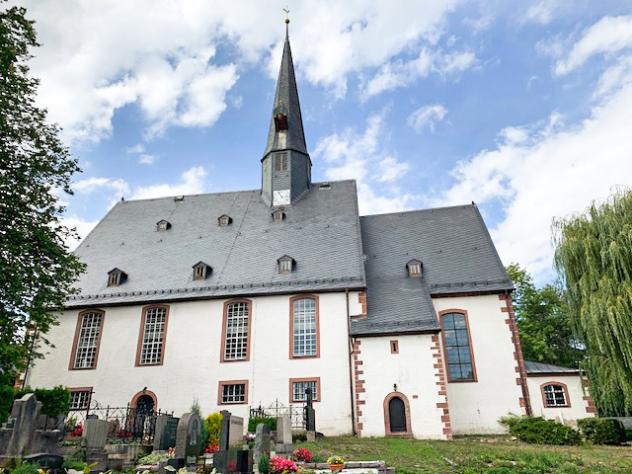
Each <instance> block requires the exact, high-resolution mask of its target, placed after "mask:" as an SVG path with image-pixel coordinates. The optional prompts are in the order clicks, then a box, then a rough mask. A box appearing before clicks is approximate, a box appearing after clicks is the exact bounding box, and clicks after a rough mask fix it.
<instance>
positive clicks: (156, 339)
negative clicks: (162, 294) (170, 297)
mask: <svg viewBox="0 0 632 474" xmlns="http://www.w3.org/2000/svg"><path fill="white" fill-rule="evenodd" d="M168 321H169V306H167V305H152V306H146V307H145V308H143V315H142V317H141V321H140V335H139V337H138V347H137V349H136V365H162V363H163V360H164V357H165V344H166V339H167V323H168Z"/></svg>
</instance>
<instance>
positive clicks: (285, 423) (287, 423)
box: [276, 415, 293, 453]
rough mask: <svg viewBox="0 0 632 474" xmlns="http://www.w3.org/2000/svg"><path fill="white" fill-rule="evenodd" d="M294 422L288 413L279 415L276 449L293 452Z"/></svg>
mask: <svg viewBox="0 0 632 474" xmlns="http://www.w3.org/2000/svg"><path fill="white" fill-rule="evenodd" d="M292 448H293V445H292V422H291V420H290V417H289V416H287V415H284V416H279V417H277V430H276V451H277V452H279V453H290V452H292Z"/></svg>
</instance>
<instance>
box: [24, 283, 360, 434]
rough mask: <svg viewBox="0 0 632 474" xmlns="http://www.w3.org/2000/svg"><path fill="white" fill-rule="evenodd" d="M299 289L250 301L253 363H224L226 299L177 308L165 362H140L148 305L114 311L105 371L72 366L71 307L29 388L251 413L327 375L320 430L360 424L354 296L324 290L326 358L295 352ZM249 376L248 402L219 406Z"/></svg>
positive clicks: (105, 339)
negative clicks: (292, 311) (354, 409)
mask: <svg viewBox="0 0 632 474" xmlns="http://www.w3.org/2000/svg"><path fill="white" fill-rule="evenodd" d="M291 296H292V295H283V296H262V297H255V298H250V299H251V300H252V302H253V306H252V318H251V321H252V334H251V338H252V339H251V344H252V345H251V354H250V361H247V362H230V363H220V362H219V361H220V351H221V333H222V328H221V326H222V317H223V304H224V301H225V300H207V301H191V302H179V303H172V304H170V312H169V322H168V329H167V337H166V346H165V356H164V364H163V365H162V366H153V367H136V366H135V356H136V346H137V343H138V334H139V328H140V320H141V313H142V306H141V305H138V306H125V307H112V308H102V309H104V310H105V318H104V324H103V333H102V338H101V347H100V352H99V359H98V365H97V368H96V369H94V370H68V363H69V359H70V352H71V349H72V341H73V337H74V333H75V326H76V322H77V314H78V313H79V311H76V310H74V311H65V312H63V313H62V314H61V315H60V324H59V325H58V326H55V327H53V328H52V329H51V331H50V333H49V334H48V338H49V339H50V341H51V342H52V344H53V345H54V346H55V348H54V349H50V350H49V351H48V354H47V356H46V358H45V359H43V360H38V361H36V362H35V364H34V366H33V367H31V369H30V371H29V375H28V384H29V385H31V386H33V387H50V386H53V385H57V384H62V385H65V386H68V387H84V386H92V387H94V395H93V397H94V399H95V400H97V401H98V402H99V403H101V404H102V405H108V404H109V405H110V406H125V405H126V404H127V403H128V402H129V401H130V400H131V398H132V397H133V395H134V394H136V393H137V392H139V391H140V390H142V389H143V387H147V389H148V390H151V391H153V392H154V393H155V394H156V396H157V398H158V407H159V408H161V409H164V410H168V411H171V410H173V411H174V412H175V414H176V415H180V414H182V413H184V412H187V411H189V409H190V407H191V404H192V402H193V401H194V400H195V399H197V400H198V402H199V404H200V407H201V410H202V413H203V414H209V413H211V412H214V411H218V410H220V409H224V408H225V409H228V410H229V411H231V412H232V413H235V414H236V415H239V416H243V417H245V418H247V417H248V413H249V411H248V408H249V406H250V405H252V406H258V405H259V404H262V405H263V406H267V405H270V404H272V403H273V402H274V401H275V400H276V399H278V400H279V401H280V403H282V404H284V405H288V403H289V379H290V378H302V377H320V381H321V397H322V401H321V402H318V403H315V409H316V427H317V429H318V430H319V431H321V432H323V433H325V434H327V435H335V434H347V433H350V432H351V430H352V422H351V408H350V407H351V395H350V379H349V346H348V330H347V318H346V315H347V302H346V296H345V293H323V294H319V295H318V296H319V314H320V357H319V358H312V359H290V358H289V343H290V342H289V341H290V339H289V337H290V335H289V322H290V316H289V299H290V297H291ZM349 303H350V311H351V314H353V312H354V311H355V312H356V313H357V312H360V306H359V303H358V296H357V292H350V294H349ZM240 379H246V380H248V381H249V393H248V404H247V405H221V406H218V404H217V394H218V382H219V381H220V380H240Z"/></svg>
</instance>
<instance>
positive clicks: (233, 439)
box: [228, 415, 244, 448]
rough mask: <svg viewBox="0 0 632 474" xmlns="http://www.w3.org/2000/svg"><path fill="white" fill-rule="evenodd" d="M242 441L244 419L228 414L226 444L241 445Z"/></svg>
mask: <svg viewBox="0 0 632 474" xmlns="http://www.w3.org/2000/svg"><path fill="white" fill-rule="evenodd" d="M243 442H244V419H243V418H242V417H241V416H235V415H230V417H229V428H228V446H229V447H230V448H232V447H235V446H241V445H242V444H243Z"/></svg>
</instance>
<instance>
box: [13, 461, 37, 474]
mask: <svg viewBox="0 0 632 474" xmlns="http://www.w3.org/2000/svg"><path fill="white" fill-rule="evenodd" d="M39 470H40V467H39V465H37V464H31V463H28V462H22V461H20V460H17V461H16V463H15V467H14V468H13V469H11V474H39Z"/></svg>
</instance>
